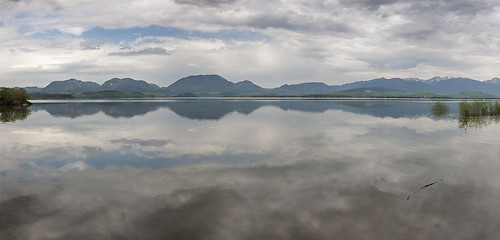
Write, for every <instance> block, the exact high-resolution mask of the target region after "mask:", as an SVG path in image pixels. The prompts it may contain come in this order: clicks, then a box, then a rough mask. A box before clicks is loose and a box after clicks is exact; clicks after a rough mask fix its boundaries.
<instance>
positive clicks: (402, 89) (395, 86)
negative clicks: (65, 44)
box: [25, 75, 500, 96]
mask: <svg viewBox="0 0 500 240" xmlns="http://www.w3.org/2000/svg"><path fill="white" fill-rule="evenodd" d="M25 89H26V90H27V91H28V92H30V93H44V94H79V93H94V92H103V91H116V92H125V93H135V92H139V93H149V94H157V95H164V96H267V95H277V96H308V95H311V96H314V95H328V94H343V93H352V92H358V93H393V94H395V93H397V94H422V93H425V94H439V95H453V94H463V93H476V94H489V95H500V78H493V79H491V80H488V81H478V80H474V79H470V78H461V77H433V78H431V79H427V80H423V79H418V78H390V79H387V78H377V79H372V80H368V81H358V82H353V83H347V84H342V85H327V84H325V83H322V82H308V83H300V84H290V85H289V84H284V85H282V86H280V87H277V88H262V87H260V86H257V85H256V84H254V83H252V82H251V81H248V80H245V81H241V82H236V83H234V82H231V81H229V80H227V79H225V78H223V77H221V76H219V75H193V76H188V77H185V78H181V79H179V80H177V81H175V82H174V83H173V84H171V85H170V86H168V87H160V86H158V85H156V84H151V83H148V82H146V81H143V80H135V79H131V78H113V79H110V80H107V81H105V82H104V83H103V84H102V85H100V84H98V83H95V82H89V81H81V80H77V79H68V80H65V81H54V82H51V83H50V84H49V85H47V86H46V87H44V88H39V87H25Z"/></svg>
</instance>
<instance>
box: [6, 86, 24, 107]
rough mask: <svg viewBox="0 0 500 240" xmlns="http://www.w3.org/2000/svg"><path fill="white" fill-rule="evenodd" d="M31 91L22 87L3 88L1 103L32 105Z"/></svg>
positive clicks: (7, 104)
mask: <svg viewBox="0 0 500 240" xmlns="http://www.w3.org/2000/svg"><path fill="white" fill-rule="evenodd" d="M29 98H30V95H29V93H28V92H27V91H26V90H24V89H22V88H17V89H16V88H5V87H4V88H1V89H0V105H2V106H26V105H30V102H28V99H29Z"/></svg>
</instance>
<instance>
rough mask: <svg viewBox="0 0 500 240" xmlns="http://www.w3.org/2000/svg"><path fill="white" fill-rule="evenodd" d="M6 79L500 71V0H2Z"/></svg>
mask: <svg viewBox="0 0 500 240" xmlns="http://www.w3.org/2000/svg"><path fill="white" fill-rule="evenodd" d="M0 54H1V55H2V58H0V85H1V86H8V87H10V86H39V87H44V86H46V85H47V84H48V83H50V82H51V81H60V80H66V79H69V78H76V79H80V80H84V81H94V82H97V83H103V82H104V81H106V80H109V79H111V78H114V77H120V78H122V77H131V78H134V79H140V80H145V81H148V82H151V83H155V84H158V85H160V86H168V85H170V84H171V83H173V82H175V81H176V80H178V79H180V78H182V77H186V76H189V75H198V74H219V75H221V76H223V77H224V78H226V79H228V80H230V81H233V82H238V81H243V80H250V81H252V82H254V83H256V84H258V85H260V86H262V87H278V86H280V85H282V84H293V83H301V82H325V83H327V84H329V85H336V84H343V83H348V82H354V81H361V80H369V79H373V78H378V77H386V78H390V77H401V78H421V79H428V78H432V77H434V76H443V77H444V76H456V77H469V78H472V79H476V80H481V81H482V80H488V79H491V78H494V77H500V68H499V66H500V2H499V1H496V0H106V1H93V0H0Z"/></svg>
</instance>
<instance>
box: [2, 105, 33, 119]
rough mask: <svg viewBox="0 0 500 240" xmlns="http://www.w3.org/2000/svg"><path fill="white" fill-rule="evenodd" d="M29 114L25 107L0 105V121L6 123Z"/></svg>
mask: <svg viewBox="0 0 500 240" xmlns="http://www.w3.org/2000/svg"><path fill="white" fill-rule="evenodd" d="M30 114H31V111H30V110H29V109H27V108H15V107H0V122H2V123H8V122H15V121H18V120H24V119H26V118H27V117H28V116H29V115H30Z"/></svg>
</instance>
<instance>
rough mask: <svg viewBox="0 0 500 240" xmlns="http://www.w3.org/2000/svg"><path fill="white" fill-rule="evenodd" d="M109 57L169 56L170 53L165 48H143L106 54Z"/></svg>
mask: <svg viewBox="0 0 500 240" xmlns="http://www.w3.org/2000/svg"><path fill="white" fill-rule="evenodd" d="M108 55H109V56H141V55H170V53H169V52H168V51H167V49H165V48H161V47H155V48H145V49H142V50H138V51H131V52H112V53H110V54H108Z"/></svg>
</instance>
